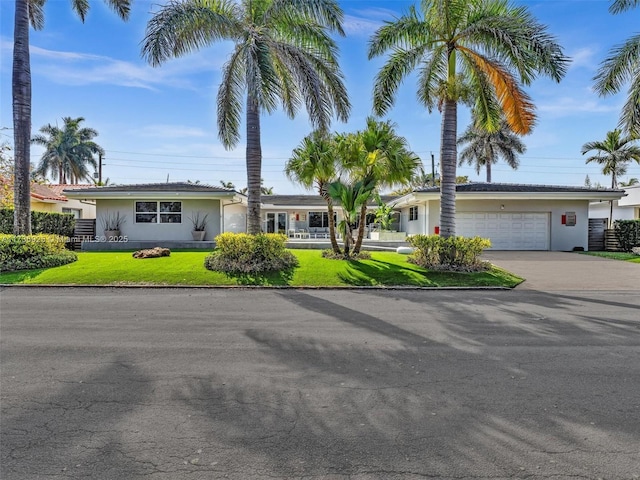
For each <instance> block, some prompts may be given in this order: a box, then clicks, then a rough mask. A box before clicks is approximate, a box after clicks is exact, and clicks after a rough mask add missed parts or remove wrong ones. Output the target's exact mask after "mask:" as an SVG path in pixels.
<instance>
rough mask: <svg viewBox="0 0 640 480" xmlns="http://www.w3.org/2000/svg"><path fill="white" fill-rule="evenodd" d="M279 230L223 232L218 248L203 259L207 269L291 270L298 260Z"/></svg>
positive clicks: (240, 271)
mask: <svg viewBox="0 0 640 480" xmlns="http://www.w3.org/2000/svg"><path fill="white" fill-rule="evenodd" d="M286 243H287V237H286V235H281V234H279V233H260V234H258V235H249V234H247V233H223V234H221V235H218V236H217V237H216V250H215V251H214V252H213V253H211V254H210V255H208V256H207V257H206V258H205V260H204V266H205V268H207V269H209V270H216V271H219V272H226V273H265V272H277V271H286V270H291V269H293V268H294V267H297V266H298V259H297V258H296V257H295V255H293V253H291V252H289V251H288V250H287V249H286V248H285V246H286Z"/></svg>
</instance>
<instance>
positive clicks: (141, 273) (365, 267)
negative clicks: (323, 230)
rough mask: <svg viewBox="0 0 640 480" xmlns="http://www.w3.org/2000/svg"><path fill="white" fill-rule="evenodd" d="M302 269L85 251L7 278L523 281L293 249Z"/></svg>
mask: <svg viewBox="0 0 640 480" xmlns="http://www.w3.org/2000/svg"><path fill="white" fill-rule="evenodd" d="M292 252H293V253H294V254H295V255H296V256H297V257H298V260H299V261H300V265H299V267H298V268H296V269H295V270H294V271H293V272H292V273H290V274H285V273H273V274H267V275H233V276H228V275H226V274H223V273H218V272H212V271H209V270H206V269H205V268H204V258H205V257H206V256H207V254H208V253H209V252H204V251H197V252H195V251H175V252H171V256H170V257H161V258H150V259H135V258H133V257H132V256H131V252H81V253H78V261H77V262H75V263H72V264H69V265H64V266H62V267H56V268H49V269H40V270H30V271H22V272H14V273H3V274H2V278H1V279H0V283H3V284H15V283H25V284H70V285H264V286H285V285H286V286H292V287H307V286H308V287H324V286H327V287H333V286H416V287H478V286H484V287H515V286H516V285H518V284H519V283H520V282H522V278H520V277H517V276H515V275H513V274H511V273H509V272H507V271H505V270H502V269H499V268H493V269H492V270H490V271H488V272H481V273H437V272H428V271H427V270H425V269H423V268H420V267H418V266H416V265H413V264H410V263H408V262H407V260H406V259H407V257H406V255H400V254H397V253H395V252H373V253H372V258H371V260H362V261H357V262H345V261H340V260H327V259H325V258H322V257H321V255H320V251H319V250H292Z"/></svg>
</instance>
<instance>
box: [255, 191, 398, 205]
mask: <svg viewBox="0 0 640 480" xmlns="http://www.w3.org/2000/svg"><path fill="white" fill-rule="evenodd" d="M260 198H261V200H262V206H263V208H269V207H271V206H274V207H289V208H291V207H314V206H321V207H326V206H327V202H326V201H325V200H324V198H322V197H321V196H320V195H317V194H316V195H261V197H260ZM380 198H381V200H382V201H383V202H387V203H388V202H390V201H392V200H394V199H395V198H397V197H394V196H391V195H381V197H380ZM335 204H336V205H339V204H340V202H335ZM369 205H373V206H375V205H376V202H375V199H373V198H371V199H370V200H369Z"/></svg>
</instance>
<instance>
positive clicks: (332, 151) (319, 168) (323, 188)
mask: <svg viewBox="0 0 640 480" xmlns="http://www.w3.org/2000/svg"><path fill="white" fill-rule="evenodd" d="M337 170H338V168H337V152H336V145H335V141H334V138H333V137H331V136H329V135H328V134H327V133H325V132H320V131H315V132H313V133H311V134H310V135H307V136H306V137H305V138H304V139H303V140H302V142H301V143H300V145H298V146H297V147H296V148H295V149H294V150H293V153H292V154H291V158H290V159H289V161H288V162H287V164H286V165H285V169H284V171H285V174H286V175H287V177H288V178H289V179H290V180H291V181H293V182H295V183H299V184H300V185H302V186H303V187H305V188H307V189H309V190H310V189H312V188H313V187H314V185H315V187H316V189H317V190H318V194H319V195H320V196H321V197H322V198H323V199H324V200H325V202H327V210H328V216H329V237H330V239H331V248H332V249H333V251H334V253H336V254H339V253H340V247H339V245H338V241H337V240H336V230H335V227H336V226H335V222H334V213H333V212H334V209H333V199H332V198H331V196H330V195H329V184H330V183H332V182H334V181H336V179H337V177H338V171H337Z"/></svg>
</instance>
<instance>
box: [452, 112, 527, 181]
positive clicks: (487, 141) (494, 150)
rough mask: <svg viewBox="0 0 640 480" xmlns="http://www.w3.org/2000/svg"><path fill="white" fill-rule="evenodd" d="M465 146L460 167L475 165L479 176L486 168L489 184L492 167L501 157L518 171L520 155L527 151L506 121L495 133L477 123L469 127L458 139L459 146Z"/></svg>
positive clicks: (459, 162) (459, 163)
mask: <svg viewBox="0 0 640 480" xmlns="http://www.w3.org/2000/svg"><path fill="white" fill-rule="evenodd" d="M465 144H467V146H466V147H465V148H464V149H463V150H462V151H461V152H460V159H459V161H458V165H462V164H464V163H465V162H466V163H467V164H469V165H474V164H475V166H476V173H477V174H479V173H480V169H481V168H482V167H485V168H486V169H487V183H491V165H493V164H495V163H498V158H499V157H502V158H503V159H504V161H505V162H506V163H507V165H509V166H510V167H511V168H513V169H514V170H516V169H517V168H518V165H520V161H519V160H518V154H522V153H524V152H526V151H527V147H526V146H525V144H524V143H523V142H522V140H520V137H519V136H518V135H516V134H515V133H513V132H512V131H511V129H510V128H509V124H508V123H507V122H505V121H503V122H502V123H501V124H500V128H498V130H496V131H494V132H489V131H487V130H485V129H484V128H482V127H481V126H478V125H476V124H475V123H473V124H471V125H469V126H468V127H467V129H466V130H465V131H464V133H463V134H462V135H461V136H460V137H459V138H458V146H462V145H465Z"/></svg>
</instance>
